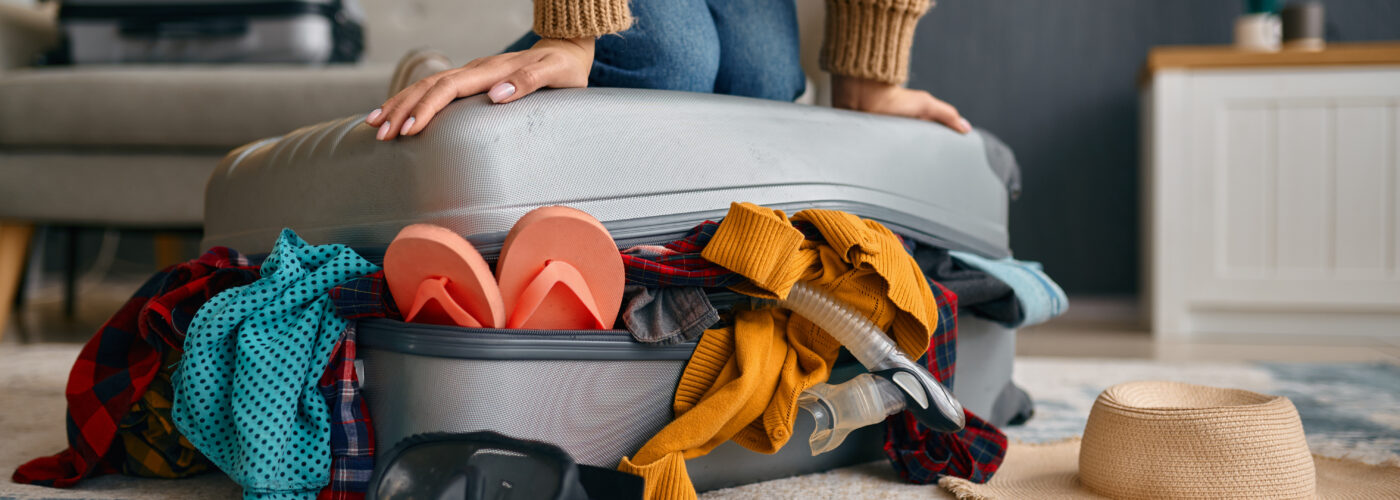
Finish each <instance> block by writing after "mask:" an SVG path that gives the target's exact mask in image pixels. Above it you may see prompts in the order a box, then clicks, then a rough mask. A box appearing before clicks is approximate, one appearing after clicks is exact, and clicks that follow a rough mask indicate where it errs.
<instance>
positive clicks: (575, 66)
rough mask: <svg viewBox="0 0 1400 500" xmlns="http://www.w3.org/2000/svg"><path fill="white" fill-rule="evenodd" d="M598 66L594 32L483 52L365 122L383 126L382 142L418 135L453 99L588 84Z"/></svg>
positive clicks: (503, 98) (497, 97) (508, 97)
mask: <svg viewBox="0 0 1400 500" xmlns="http://www.w3.org/2000/svg"><path fill="white" fill-rule="evenodd" d="M592 67H593V38H592V37H585V38H573V39H558V38H545V39H541V40H540V41H538V42H535V45H534V46H533V47H530V48H529V49H526V50H522V51H520V52H507V53H505V54H499V55H494V56H490V57H483V58H480V59H477V60H475V61H472V62H469V63H467V64H466V65H465V66H462V67H460V68H457V69H450V70H447V71H443V72H441V73H438V74H435V75H433V76H430V77H427V78H424V79H422V80H419V81H418V83H414V84H413V85H410V86H409V87H408V88H406V89H403V90H402V91H400V92H399V93H398V94H397V95H395V96H394V97H390V98H389V100H388V101H384V105H383V106H381V107H380V108H379V109H377V110H374V112H373V113H370V114H369V117H368V118H365V122H366V123H369V124H370V125H373V126H376V127H379V133H378V135H376V137H377V138H378V139H379V140H381V141H387V140H390V139H393V138H394V137H396V136H399V135H414V134H417V133H418V132H420V131H422V130H423V128H424V127H427V126H428V122H430V121H432V119H433V116H435V115H437V113H438V111H442V108H443V107H446V106H447V104H448V103H450V102H452V100H453V99H457V98H459V97H467V96H470V95H476V94H480V93H482V92H487V96H489V97H490V98H491V102H495V103H498V104H500V103H507V102H511V101H514V100H516V99H519V98H521V97H524V96H526V95H529V94H530V93H531V92H534V91H536V90H539V89H541V88H544V87H550V88H569V87H587V86H588V72H589V71H590V70H591V69H592ZM488 89H489V92H488Z"/></svg>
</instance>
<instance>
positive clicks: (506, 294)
mask: <svg viewBox="0 0 1400 500" xmlns="http://www.w3.org/2000/svg"><path fill="white" fill-rule="evenodd" d="M625 272H626V271H625V270H624V269H623V266H622V257H621V256H620V255H619V254H618V252H617V243H615V242H614V241H613V239H612V235H610V234H608V230H607V229H606V228H604V227H603V224H602V223H600V222H598V219H595V218H593V216H591V215H588V214H587V213H584V212H582V211H579V210H576V209H573V208H569V207H543V208H538V209H535V210H532V211H531V212H530V213H528V214H525V216H524V217H521V218H520V221H519V222H516V223H515V227H513V228H511V230H510V234H508V235H506V241H505V244H504V245H503V246H502V247H501V258H500V260H499V261H497V262H496V282H497V283H498V284H499V285H500V289H501V297H502V298H503V299H504V300H505V307H506V311H509V314H510V319H508V320H507V321H506V327H507V328H528V329H538V330H595V329H602V330H606V329H611V328H612V327H613V322H614V321H615V320H616V319H617V311H618V308H620V307H621V306H622V288H623V286H624V284H625V283H624V281H625V279H626V275H625Z"/></svg>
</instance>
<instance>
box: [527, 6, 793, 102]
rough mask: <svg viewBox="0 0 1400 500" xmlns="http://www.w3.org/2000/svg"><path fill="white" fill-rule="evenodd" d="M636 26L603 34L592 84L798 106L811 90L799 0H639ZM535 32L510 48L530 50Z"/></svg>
mask: <svg viewBox="0 0 1400 500" xmlns="http://www.w3.org/2000/svg"><path fill="white" fill-rule="evenodd" d="M632 17H634V18H635V19H636V20H635V22H634V23H633V24H632V27H631V28H628V29H627V31H623V32H620V33H617V34H612V35H604V36H602V37H599V38H598V40H597V42H596V43H595V45H594V54H593V71H592V72H591V73H590V74H589V76H588V85H589V86H591V87H623V88H643V89H663V90H684V91H689V92H705V93H715V94H728V95H736V96H743V97H757V98H761V99H772V100H776V101H792V100H794V99H797V97H798V96H800V95H802V92H803V91H804V90H806V87H807V77H806V75H805V74H804V73H803V72H802V65H801V64H800V62H799V60H798V47H799V43H798V38H797V6H796V4H795V3H794V2H793V0H633V1H632ZM539 39H540V37H539V36H538V35H535V34H534V33H528V34H526V35H525V36H524V37H521V38H520V39H519V40H517V41H516V42H515V43H513V44H511V46H510V47H509V48H507V49H506V51H507V52H515V51H520V50H525V49H527V48H530V46H531V45H534V43H535V42H536V41H538V40H539Z"/></svg>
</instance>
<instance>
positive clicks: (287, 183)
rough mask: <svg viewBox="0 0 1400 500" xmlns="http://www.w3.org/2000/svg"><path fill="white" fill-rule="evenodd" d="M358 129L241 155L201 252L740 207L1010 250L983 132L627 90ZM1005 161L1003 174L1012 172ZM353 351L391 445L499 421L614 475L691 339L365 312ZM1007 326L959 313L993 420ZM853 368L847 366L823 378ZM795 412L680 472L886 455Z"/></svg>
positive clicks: (973, 403) (645, 433)
mask: <svg viewBox="0 0 1400 500" xmlns="http://www.w3.org/2000/svg"><path fill="white" fill-rule="evenodd" d="M363 118H364V117H363V116H353V117H347V118H345V119H343V120H337V121H332V122H327V123H322V124H318V125H313V126H308V127H304V128H302V129H299V130H296V131H294V132H291V133H289V134H287V135H285V136H283V137H278V138H270V139H266V140H263V141H258V142H255V143H252V144H248V145H246V146H243V147H241V148H239V149H237V150H234V151H233V152H231V153H230V154H229V155H228V156H227V157H225V159H224V160H223V161H222V162H221V164H220V165H219V167H218V168H217V169H216V170H215V172H214V174H213V175H212V176H211V178H210V181H209V184H208V187H207V189H206V196H205V200H206V207H205V214H204V215H205V239H204V244H205V246H213V245H225V246H229V247H232V248H235V249H238V250H240V251H242V252H244V253H258V252H265V251H267V250H268V249H269V248H270V247H271V244H272V242H273V241H274V239H275V238H276V236H277V234H278V232H279V231H280V230H281V229H282V228H283V227H289V228H291V229H293V230H295V231H297V233H298V234H300V235H301V236H302V237H303V238H305V239H306V240H307V241H308V242H311V243H315V244H321V243H343V244H348V245H351V246H354V247H359V248H366V249H375V248H377V249H382V248H383V247H384V246H386V245H387V244H388V243H389V242H390V241H391V240H392V238H393V237H394V235H395V234H397V232H398V231H399V229H401V228H402V227H403V226H405V225H407V224H412V223H417V222H429V223H434V224H438V225H441V226H445V227H447V228H449V229H453V230H455V231H456V232H458V233H460V234H463V235H466V236H467V238H468V239H469V240H471V241H472V243H473V245H474V246H476V247H477V249H478V250H480V251H481V252H482V254H483V255H484V256H486V258H487V259H488V260H494V258H495V256H496V254H497V252H498V250H499V248H500V244H501V242H502V241H503V239H504V237H505V235H506V232H507V231H508V230H509V229H510V227H511V225H513V224H514V223H515V221H516V220H517V219H519V217H520V216H521V215H523V214H525V213H526V212H528V211H530V210H532V209H534V208H536V207H540V206H547V205H569V206H573V207H576V208H579V209H582V210H584V211H587V212H589V213H590V214H592V215H594V216H595V217H597V218H598V219H599V220H601V221H602V222H603V224H604V225H605V226H607V227H608V229H609V231H610V232H612V234H613V236H614V237H615V238H616V239H617V240H618V245H619V246H620V247H626V246H631V245H633V244H642V243H659V242H665V241H670V240H672V239H675V238H677V237H679V236H680V235H682V234H684V233H685V232H686V231H687V230H689V229H690V228H692V227H693V226H695V225H696V224H698V223H700V222H703V221H705V220H707V219H717V218H720V217H723V216H724V214H725V212H726V211H727V210H728V208H729V205H730V203H731V202H734V201H749V202H754V203H758V204H762V205H766V206H771V207H776V208H782V209H785V210H788V211H789V213H792V212H795V211H797V210H801V209H804V208H814V207H819V208H833V209H839V210H845V211H848V212H852V213H855V214H856V215H859V216H862V217H866V218H870V219H874V220H877V221H879V222H881V223H883V224H885V225H886V226H888V227H890V228H891V229H892V230H894V231H895V232H896V233H898V234H900V235H902V236H904V237H907V238H913V239H915V240H918V241H921V242H923V243H928V244H932V245H936V246H940V247H945V248H952V249H958V250H967V251H973V252H976V253H979V254H982V255H986V256H991V257H999V256H1005V255H1009V253H1010V252H1009V250H1008V248H1007V232H1006V220H1007V208H1008V207H1007V204H1008V199H1009V194H1008V184H1009V183H1008V182H1006V181H1005V179H1010V178H1014V177H1015V176H1014V175H1008V172H1010V173H1013V174H1014V169H1015V168H1016V166H1015V165H1014V160H1011V156H1010V154H1009V153H1008V152H1007V151H1004V150H1000V149H998V148H1004V146H1001V145H1000V143H999V142H995V140H994V139H991V138H990V137H984V136H983V134H982V133H981V132H977V133H973V134H969V135H959V134H956V133H954V132H952V131H950V130H948V129H947V128H944V127H942V126H939V125H934V124H930V123H926V122H919V121H915V120H907V119H900V118H891V117H883V116H875V115H869V114H863V113H854V112H847V111H840V110H833V109H829V108H818V107H812V106H804V105H798V104H789V103H779V102H772V101H763V100H755V99H746V98H737V97H729V96H719V95H708V94H693V93H683V92H667V91H648V90H629V89H574V90H547V91H541V92H539V93H537V94H535V95H532V96H530V97H529V98H527V99H522V100H520V101H518V102H515V103H512V104H510V105H504V106H497V105H493V104H490V103H489V102H488V101H487V100H486V99H485V97H484V96H476V97H471V98H466V99H462V100H459V101H457V102H455V103H453V104H451V105H449V106H448V107H447V108H446V109H445V110H444V111H443V112H442V113H440V114H439V115H438V116H437V117H436V118H435V119H434V121H433V122H432V123H431V124H430V125H429V126H428V128H427V129H426V130H425V131H424V132H423V133H422V134H420V135H419V136H415V137H409V138H401V139H399V140H397V141H394V142H391V143H383V142H379V141H376V140H374V135H375V130H374V129H373V128H372V127H370V126H368V125H366V124H364V122H363ZM1008 163H1009V164H1008ZM359 342H360V344H361V345H362V348H361V353H362V360H363V368H364V372H365V373H364V386H365V394H366V398H367V400H368V402H369V404H370V410H371V415H372V418H373V419H374V422H375V426H376V435H377V441H378V443H377V444H378V446H379V447H380V448H379V449H388V448H389V447H390V446H392V445H393V444H394V443H395V442H397V440H398V439H401V438H403V437H406V436H408V435H411V434H413V433H417V432H425V431H470V430H481V429H490V430H496V431H498V432H502V433H505V434H509V435H515V436H518V437H525V438H531V439H541V440H546V441H550V442H554V443H557V444H559V445H561V446H562V447H563V448H564V449H565V450H567V451H569V452H570V453H571V454H573V456H574V457H575V458H576V459H578V460H579V461H580V462H582V463H588V464H594V465H600V466H609V467H611V466H615V465H616V464H617V460H618V459H619V458H620V457H622V456H624V455H630V454H631V453H633V452H635V451H636V449H637V448H638V447H639V446H640V445H641V444H642V443H644V442H645V441H646V440H647V439H648V438H650V437H651V435H652V434H654V433H655V431H656V430H657V429H660V428H661V426H664V425H665V424H666V423H667V422H669V421H670V419H671V401H672V395H673V393H674V390H675V384H676V382H677V380H678V379H679V377H680V374H681V371H682V369H683V368H684V366H685V362H686V360H687V359H688V357H689V355H690V352H691V350H692V349H693V348H694V346H693V345H674V346H647V345H642V344H638V343H635V342H634V341H632V340H631V337H630V335H629V334H628V333H627V332H625V331H612V332H521V331H511V330H497V331H492V330H467V329H460V328H446V327H435V326H425V325H414V324H405V323H402V322H395V321H387V320H374V321H366V322H362V323H361V327H360V337H359ZM1014 347H1015V331H1014V330H1010V329H1006V328H1002V327H1000V326H997V325H995V324H992V323H990V322H987V321H982V320H978V319H976V318H972V317H971V316H970V315H965V316H963V317H962V318H960V338H959V345H958V352H959V359H958V368H959V371H958V377H957V382H956V383H957V387H955V388H954V391H955V393H956V395H957V397H958V398H959V399H960V400H961V401H962V402H963V404H964V405H965V406H967V407H968V408H970V409H972V410H973V411H974V412H977V413H978V414H979V415H981V416H983V417H984V418H986V419H987V420H989V421H991V422H993V423H1005V422H1006V420H1008V419H1009V418H1010V416H1011V415H1013V414H1017V413H1020V412H1021V411H1022V410H1023V408H1021V407H1020V405H1021V404H1023V403H1022V402H1021V401H1019V400H1016V399H1015V398H1007V397H1006V396H1007V395H1008V394H1013V393H1014V394H1021V393H1019V390H1018V389H1016V388H1015V387H1014V385H1012V384H1011V382H1010V380H1011V371H1012V358H1013V356H1014ZM862 371H863V368H861V367H859V366H858V365H851V366H839V367H838V369H837V370H836V373H835V374H833V380H834V381H839V380H841V379H843V378H848V377H851V376H854V375H856V374H858V373H860V372H862ZM811 428H812V422H811V419H810V417H807V416H806V415H805V414H800V415H799V418H798V421H797V428H796V429H795V430H794V434H793V437H792V439H791V440H790V441H789V442H788V444H787V445H786V446H785V447H784V448H783V449H782V450H780V451H779V452H778V453H777V454H776V455H761V454H758V453H754V452H750V451H748V450H746V449H744V448H742V447H740V446H738V445H737V444H734V443H726V444H724V445H723V446H721V447H719V448H717V449H716V450H714V451H713V452H712V453H711V454H709V455H707V456H705V457H699V458H696V459H693V460H690V461H689V462H688V468H689V470H690V473H691V476H692V478H693V479H694V482H695V484H696V486H697V488H700V489H702V490H706V489H713V488H719V487H725V486H733V485H738V484H745V483H750V482H755V481H760V480H765V479H772V478H778V477H785V476H791V475H795V474H802V473H809V472H815V471H820V470H828V469H831V468H833V467H837V466H842V465H848V464H853V463H859V462H863V461H870V460H877V459H879V458H880V457H881V456H882V453H881V445H882V442H883V432H882V429H881V428H880V426H872V427H868V428H866V429H863V430H861V431H859V432H856V433H853V434H852V435H851V436H850V437H849V438H848V440H847V441H846V444H844V445H843V446H842V447H841V448H839V449H837V450H835V451H833V452H830V453H827V454H823V455H820V456H817V457H813V456H811V452H810V448H809V446H808V444H807V439H808V436H809V435H810V432H811Z"/></svg>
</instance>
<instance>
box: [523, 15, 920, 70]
mask: <svg viewBox="0 0 1400 500" xmlns="http://www.w3.org/2000/svg"><path fill="white" fill-rule="evenodd" d="M627 1H628V0H535V33H537V34H539V35H540V36H542V37H545V38H579V37H585V36H602V35H606V34H608V33H616V32H619V31H623V30H626V29H627V28H628V27H629V26H631V25H632V14H631V13H630V11H629V10H628V8H627ZM929 5H930V1H929V0H826V39H825V42H824V43H823V44H822V52H821V64H822V69H824V70H827V71H830V72H832V73H835V74H838V75H844V76H853V77H859V78H869V79H872V80H879V81H882V82H886V83H903V82H904V80H906V79H908V77H909V46H910V45H911V44H913V43H914V26H915V25H916V24H917V23H918V22H919V17H921V16H923V15H924V11H927V10H928V7H929Z"/></svg>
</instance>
